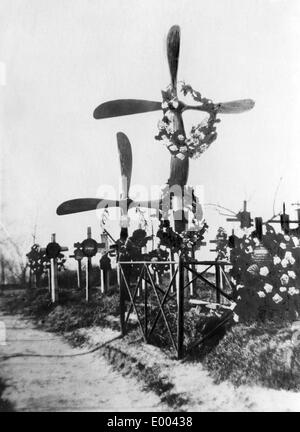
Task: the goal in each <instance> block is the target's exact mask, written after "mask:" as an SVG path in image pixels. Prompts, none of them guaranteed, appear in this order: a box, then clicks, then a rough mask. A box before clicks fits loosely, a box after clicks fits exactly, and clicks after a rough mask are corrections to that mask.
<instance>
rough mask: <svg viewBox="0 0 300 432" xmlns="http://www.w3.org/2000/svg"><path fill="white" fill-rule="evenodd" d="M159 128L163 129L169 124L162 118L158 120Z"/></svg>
mask: <svg viewBox="0 0 300 432" xmlns="http://www.w3.org/2000/svg"><path fill="white" fill-rule="evenodd" d="M157 126H158V129H159V130H163V129H165V128H166V127H167V126H168V125H167V123H165V122H163V121H162V120H160V121H159V122H158V125H157Z"/></svg>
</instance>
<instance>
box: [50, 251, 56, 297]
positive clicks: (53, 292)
mask: <svg viewBox="0 0 300 432" xmlns="http://www.w3.org/2000/svg"><path fill="white" fill-rule="evenodd" d="M50 274H51V301H52V303H55V302H56V300H57V263H56V259H55V258H51V259H50Z"/></svg>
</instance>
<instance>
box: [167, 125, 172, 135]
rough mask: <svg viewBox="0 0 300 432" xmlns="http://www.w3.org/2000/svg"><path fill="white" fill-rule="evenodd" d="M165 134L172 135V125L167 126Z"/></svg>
mask: <svg viewBox="0 0 300 432" xmlns="http://www.w3.org/2000/svg"><path fill="white" fill-rule="evenodd" d="M166 130H167V132H168V133H169V134H173V133H174V127H173V125H168V127H167V129H166Z"/></svg>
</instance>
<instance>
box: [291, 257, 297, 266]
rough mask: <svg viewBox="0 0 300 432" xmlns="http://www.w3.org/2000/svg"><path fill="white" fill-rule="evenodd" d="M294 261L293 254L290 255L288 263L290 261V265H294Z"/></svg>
mask: <svg viewBox="0 0 300 432" xmlns="http://www.w3.org/2000/svg"><path fill="white" fill-rule="evenodd" d="M295 262H296V260H295V258H294V257H293V256H291V258H290V259H289V263H290V264H291V265H294V264H295Z"/></svg>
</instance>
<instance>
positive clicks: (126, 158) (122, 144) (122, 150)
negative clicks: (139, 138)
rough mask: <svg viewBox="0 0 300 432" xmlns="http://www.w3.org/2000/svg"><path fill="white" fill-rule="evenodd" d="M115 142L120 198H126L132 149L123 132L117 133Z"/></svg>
mask: <svg viewBox="0 0 300 432" xmlns="http://www.w3.org/2000/svg"><path fill="white" fill-rule="evenodd" d="M117 142H118V150H119V158H120V166H121V178H122V198H127V197H128V194H129V189H130V183H131V174H132V150H131V144H130V141H129V139H128V138H127V136H126V135H125V134H124V133H123V132H118V133H117Z"/></svg>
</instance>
